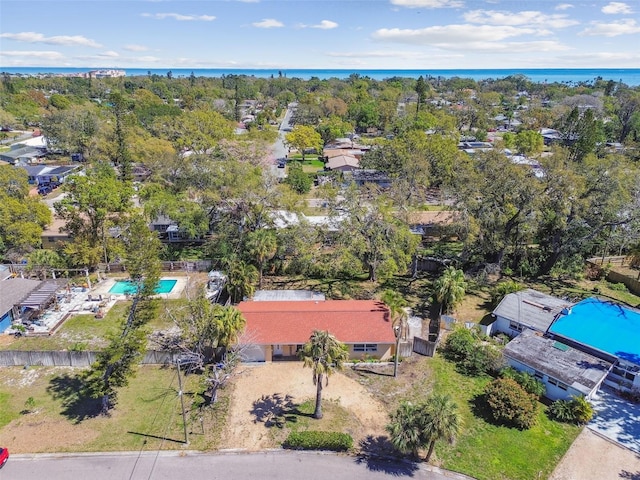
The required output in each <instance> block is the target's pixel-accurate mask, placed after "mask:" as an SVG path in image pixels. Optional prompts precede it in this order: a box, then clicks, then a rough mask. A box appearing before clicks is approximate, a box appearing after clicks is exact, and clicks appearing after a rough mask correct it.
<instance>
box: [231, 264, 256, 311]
mask: <svg viewBox="0 0 640 480" xmlns="http://www.w3.org/2000/svg"><path fill="white" fill-rule="evenodd" d="M226 263H227V284H226V287H225V288H226V289H227V292H228V293H229V296H231V301H232V302H233V303H238V302H239V301H240V300H242V299H243V298H244V297H250V296H251V295H253V292H254V291H255V283H256V282H257V281H258V271H257V270H256V267H254V266H253V265H251V264H248V263H246V262H244V261H242V260H238V259H236V258H233V259H230V260H228V261H227V262H226Z"/></svg>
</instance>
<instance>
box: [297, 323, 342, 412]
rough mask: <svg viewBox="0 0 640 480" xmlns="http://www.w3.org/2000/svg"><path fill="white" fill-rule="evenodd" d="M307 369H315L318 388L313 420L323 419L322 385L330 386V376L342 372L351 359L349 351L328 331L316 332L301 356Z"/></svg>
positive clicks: (315, 382)
mask: <svg viewBox="0 0 640 480" xmlns="http://www.w3.org/2000/svg"><path fill="white" fill-rule="evenodd" d="M298 355H299V356H300V358H302V360H304V366H305V367H311V368H312V369H313V372H312V373H313V384H314V385H315V386H316V389H317V390H316V409H315V412H314V413H313V418H318V419H320V418H322V384H323V382H324V383H325V385H329V376H330V375H332V374H333V373H334V372H335V371H337V370H342V368H343V364H344V362H345V361H346V360H347V359H348V358H349V350H348V348H347V346H346V345H345V344H344V343H341V342H339V341H338V340H337V339H336V337H334V336H333V335H331V334H330V333H329V332H327V331H322V330H314V331H313V333H312V334H311V337H309V341H308V342H307V343H305V344H304V346H303V347H302V350H300V352H299V354H298Z"/></svg>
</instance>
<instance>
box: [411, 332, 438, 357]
mask: <svg viewBox="0 0 640 480" xmlns="http://www.w3.org/2000/svg"><path fill="white" fill-rule="evenodd" d="M430 337H431V335H430ZM433 337H434V338H433V339H432V340H426V339H424V338H421V337H413V351H414V352H416V353H419V354H420V355H425V356H427V357H433V356H434V355H435V353H436V347H437V346H438V342H439V340H440V336H439V335H438V336H435V335H434V336H433Z"/></svg>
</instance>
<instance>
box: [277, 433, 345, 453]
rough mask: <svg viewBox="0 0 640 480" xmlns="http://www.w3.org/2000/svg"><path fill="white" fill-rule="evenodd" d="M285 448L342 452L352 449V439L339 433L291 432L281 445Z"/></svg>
mask: <svg viewBox="0 0 640 480" xmlns="http://www.w3.org/2000/svg"><path fill="white" fill-rule="evenodd" d="M282 446H283V447H285V448H291V449H300V450H331V451H334V452H344V451H347V450H350V449H351V448H352V447H353V438H351V435H349V434H347V433H341V432H317V431H313V430H310V431H307V432H291V433H290V434H289V436H288V437H287V439H286V440H285V441H284V443H283V444H282Z"/></svg>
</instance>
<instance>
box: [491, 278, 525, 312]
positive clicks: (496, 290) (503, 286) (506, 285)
mask: <svg viewBox="0 0 640 480" xmlns="http://www.w3.org/2000/svg"><path fill="white" fill-rule="evenodd" d="M522 289H524V286H523V285H522V284H520V283H518V282H516V281H514V280H507V281H505V282H500V283H498V284H497V285H496V286H495V287H493V288H492V289H491V305H493V306H494V307H496V306H498V304H499V303H500V301H501V300H502V299H503V298H504V296H505V295H507V294H509V293H514V292H519V291H520V290H522Z"/></svg>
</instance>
